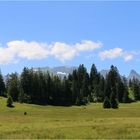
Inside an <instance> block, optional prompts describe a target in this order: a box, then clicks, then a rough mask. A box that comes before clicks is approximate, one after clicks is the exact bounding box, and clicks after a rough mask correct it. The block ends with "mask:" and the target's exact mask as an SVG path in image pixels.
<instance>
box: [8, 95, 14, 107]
mask: <svg viewBox="0 0 140 140" xmlns="http://www.w3.org/2000/svg"><path fill="white" fill-rule="evenodd" d="M7 107H14V106H13V99H12V97H11V96H10V95H9V96H8V98H7Z"/></svg>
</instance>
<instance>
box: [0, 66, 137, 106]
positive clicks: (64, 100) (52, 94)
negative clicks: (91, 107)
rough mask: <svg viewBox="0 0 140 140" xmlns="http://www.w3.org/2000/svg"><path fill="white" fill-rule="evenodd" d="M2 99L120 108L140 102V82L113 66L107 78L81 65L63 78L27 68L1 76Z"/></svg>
mask: <svg viewBox="0 0 140 140" xmlns="http://www.w3.org/2000/svg"><path fill="white" fill-rule="evenodd" d="M0 96H4V97H8V99H9V100H13V101H14V102H20V103H29V104H38V105H55V106H71V105H87V104H89V103H91V102H93V103H94V102H102V103H103V107H104V108H111V107H112V108H118V107H119V103H130V102H135V101H139V100H140V81H138V80H137V79H133V80H129V81H127V78H126V77H124V76H121V75H120V74H119V71H118V69H117V67H115V66H113V65H112V66H111V67H110V70H109V73H108V74H107V75H106V77H103V76H102V75H101V74H100V73H99V72H98V70H97V68H96V66H95V64H93V65H92V66H91V70H90V72H87V69H86V67H85V66H84V65H83V64H81V65H79V67H78V69H75V70H74V71H73V72H72V74H69V75H68V76H66V77H64V78H61V77H59V76H57V75H52V74H50V73H49V72H46V73H45V72H42V71H34V70H33V68H31V69H29V68H26V67H25V68H24V69H23V71H22V73H21V74H20V75H19V74H18V73H12V74H8V75H7V77H6V80H4V78H3V75H2V74H0Z"/></svg>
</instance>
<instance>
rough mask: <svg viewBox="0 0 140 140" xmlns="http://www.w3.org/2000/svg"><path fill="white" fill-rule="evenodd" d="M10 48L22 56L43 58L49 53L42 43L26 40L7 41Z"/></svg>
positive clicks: (15, 53)
mask: <svg viewBox="0 0 140 140" xmlns="http://www.w3.org/2000/svg"><path fill="white" fill-rule="evenodd" d="M7 46H8V49H9V50H11V51H12V52H13V54H14V55H17V56H18V57H21V58H26V59H29V60H30V59H43V58H46V57H47V55H48V51H47V49H46V48H45V47H44V46H43V44H41V43H37V42H26V41H24V40H23V41H11V42H8V43H7Z"/></svg>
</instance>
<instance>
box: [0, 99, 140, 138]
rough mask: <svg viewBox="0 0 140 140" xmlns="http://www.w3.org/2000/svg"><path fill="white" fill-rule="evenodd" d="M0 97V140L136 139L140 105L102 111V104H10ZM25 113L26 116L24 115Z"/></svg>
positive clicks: (138, 136)
mask: <svg viewBox="0 0 140 140" xmlns="http://www.w3.org/2000/svg"><path fill="white" fill-rule="evenodd" d="M14 105H15V108H8V107H6V99H5V98H2V97H1V98H0V139H5V138H7V139H9V138H12V139H15V138H18V139H20V138H22V139H26V138H29V139H32V138H33V139H38V138H40V139H47V138H48V139H51V138H52V139H54V138H56V139H92V138H93V139H105V138H107V139H114V138H115V139H119V138H121V139H123V138H124V139H126V138H127V139H129V138H130V139H134V138H140V102H137V103H131V104H120V105H119V109H103V108H102V104H100V103H95V104H90V105H87V106H72V107H56V106H39V105H32V104H20V103H14ZM24 112H27V115H24Z"/></svg>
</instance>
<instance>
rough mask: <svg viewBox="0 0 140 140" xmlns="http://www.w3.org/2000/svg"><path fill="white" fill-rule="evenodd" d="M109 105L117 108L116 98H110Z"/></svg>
mask: <svg viewBox="0 0 140 140" xmlns="http://www.w3.org/2000/svg"><path fill="white" fill-rule="evenodd" d="M111 107H112V108H114V109H117V108H118V100H117V98H112V100H111Z"/></svg>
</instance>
